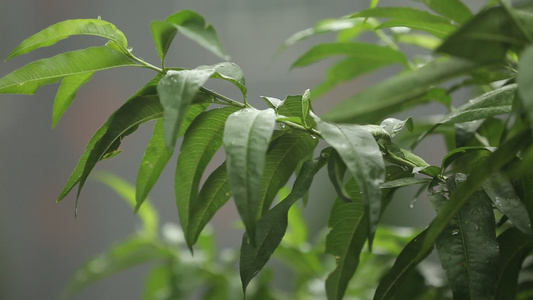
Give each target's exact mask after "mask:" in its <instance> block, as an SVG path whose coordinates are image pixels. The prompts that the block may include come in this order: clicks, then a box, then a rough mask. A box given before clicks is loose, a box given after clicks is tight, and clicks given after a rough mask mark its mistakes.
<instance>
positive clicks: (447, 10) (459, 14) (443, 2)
mask: <svg viewBox="0 0 533 300" xmlns="http://www.w3.org/2000/svg"><path fill="white" fill-rule="evenodd" d="M422 2H424V3H425V4H426V5H427V6H428V7H429V8H431V10H433V11H434V12H436V13H438V14H440V15H443V16H445V17H448V18H450V19H452V20H454V21H455V22H457V23H459V24H462V23H465V22H466V21H468V20H469V19H470V18H471V17H472V12H471V11H470V9H469V8H468V6H466V5H465V4H464V3H463V2H462V1H461V0H422Z"/></svg>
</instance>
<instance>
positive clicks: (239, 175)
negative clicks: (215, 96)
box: [223, 108, 276, 244]
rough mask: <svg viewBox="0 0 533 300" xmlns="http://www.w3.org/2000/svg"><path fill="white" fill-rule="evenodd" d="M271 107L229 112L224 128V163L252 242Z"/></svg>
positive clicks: (272, 116)
mask: <svg viewBox="0 0 533 300" xmlns="http://www.w3.org/2000/svg"><path fill="white" fill-rule="evenodd" d="M275 121H276V113H275V112H274V110H273V109H271V108H269V109H266V110H262V111H261V110H257V109H254V108H245V109H242V110H240V111H237V112H235V113H233V114H231V115H230V116H229V117H228V119H227V121H226V127H225V128H224V137H223V143H224V149H225V150H226V157H227V158H226V167H227V170H228V178H229V184H230V186H231V191H232V193H233V199H234V200H235V204H236V206H237V210H238V211H239V215H240V216H241V219H242V221H243V223H244V226H245V228H246V233H247V235H248V237H249V239H250V240H251V241H252V243H253V244H254V243H255V224H256V222H257V220H258V219H259V217H260V215H261V209H262V207H261V197H260V188H261V178H262V176H263V168H264V166H265V156H266V152H267V149H268V144H269V142H270V137H271V136H272V132H273V131H274V126H275Z"/></svg>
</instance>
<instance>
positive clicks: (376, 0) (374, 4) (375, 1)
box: [370, 0, 379, 8]
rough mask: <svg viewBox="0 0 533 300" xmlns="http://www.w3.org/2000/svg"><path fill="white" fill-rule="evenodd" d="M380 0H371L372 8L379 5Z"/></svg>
mask: <svg viewBox="0 0 533 300" xmlns="http://www.w3.org/2000/svg"><path fill="white" fill-rule="evenodd" d="M378 4H379V0H370V8H374V7H376V6H378Z"/></svg>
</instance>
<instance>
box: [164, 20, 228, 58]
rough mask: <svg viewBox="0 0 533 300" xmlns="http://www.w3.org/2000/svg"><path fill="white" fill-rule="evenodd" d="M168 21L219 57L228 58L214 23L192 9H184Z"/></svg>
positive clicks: (167, 21)
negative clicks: (206, 20)
mask: <svg viewBox="0 0 533 300" xmlns="http://www.w3.org/2000/svg"><path fill="white" fill-rule="evenodd" d="M165 22H166V23H169V24H172V25H173V26H175V27H176V28H177V29H178V30H179V31H180V32H181V33H182V34H183V35H185V36H186V37H188V38H190V39H192V40H193V41H195V42H197V43H198V44H199V45H200V46H202V47H204V48H206V49H207V50H209V51H211V52H212V53H213V54H215V55H217V56H218V57H220V58H222V59H224V60H228V59H229V56H227V55H226V54H225V53H224V50H223V48H222V44H221V43H220V40H219V39H218V35H217V32H216V30H215V28H214V27H213V25H211V24H209V23H206V22H205V19H204V18H203V17H202V16H201V15H200V14H198V13H196V12H194V11H191V10H182V11H179V12H177V13H175V14H172V15H170V16H169V17H168V18H166V19H165Z"/></svg>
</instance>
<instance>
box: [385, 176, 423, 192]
mask: <svg viewBox="0 0 533 300" xmlns="http://www.w3.org/2000/svg"><path fill="white" fill-rule="evenodd" d="M430 182H431V179H429V178H417V177H407V178H400V179H396V180H392V181H387V182H384V183H382V184H381V185H380V187H381V188H382V189H390V188H397V187H402V186H409V185H413V184H421V183H422V184H428V183H430Z"/></svg>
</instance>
